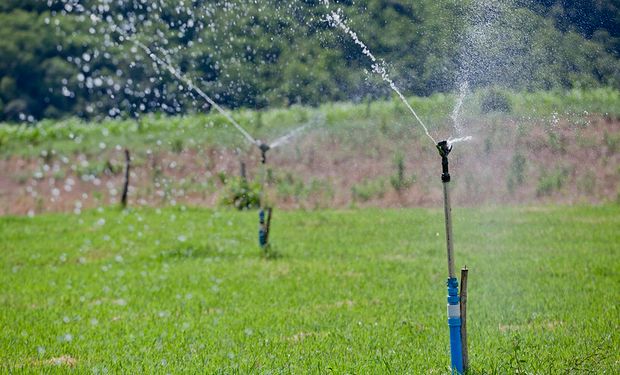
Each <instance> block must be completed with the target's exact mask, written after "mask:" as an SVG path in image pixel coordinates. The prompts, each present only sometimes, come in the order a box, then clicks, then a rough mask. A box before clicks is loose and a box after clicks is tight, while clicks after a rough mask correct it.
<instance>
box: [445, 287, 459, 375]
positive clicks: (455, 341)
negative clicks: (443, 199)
mask: <svg viewBox="0 0 620 375" xmlns="http://www.w3.org/2000/svg"><path fill="white" fill-rule="evenodd" d="M448 326H449V327H450V359H451V362H452V373H453V374H462V373H463V348H462V346H461V306H460V301H459V282H458V281H457V279H456V277H451V278H449V279H448Z"/></svg>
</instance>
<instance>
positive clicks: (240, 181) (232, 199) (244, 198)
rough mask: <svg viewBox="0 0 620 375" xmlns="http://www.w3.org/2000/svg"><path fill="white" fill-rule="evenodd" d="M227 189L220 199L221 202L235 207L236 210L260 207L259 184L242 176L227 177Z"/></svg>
mask: <svg viewBox="0 0 620 375" xmlns="http://www.w3.org/2000/svg"><path fill="white" fill-rule="evenodd" d="M226 184H227V185H228V191H227V194H226V196H225V197H224V198H223V199H222V204H224V205H226V206H232V207H235V208H236V209H238V210H249V209H252V208H258V207H260V203H261V202H260V191H261V190H260V185H259V184H257V183H249V182H248V180H246V179H244V178H240V177H237V178H229V179H227V180H226Z"/></svg>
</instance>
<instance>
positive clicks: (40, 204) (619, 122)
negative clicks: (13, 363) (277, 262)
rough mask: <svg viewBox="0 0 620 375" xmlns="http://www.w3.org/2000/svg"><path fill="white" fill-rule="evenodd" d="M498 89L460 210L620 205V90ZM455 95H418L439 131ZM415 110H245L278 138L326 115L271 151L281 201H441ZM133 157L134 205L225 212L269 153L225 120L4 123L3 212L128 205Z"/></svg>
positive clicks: (393, 106) (476, 135)
mask: <svg viewBox="0 0 620 375" xmlns="http://www.w3.org/2000/svg"><path fill="white" fill-rule="evenodd" d="M494 95H495V96H497V97H499V98H504V99H505V100H506V103H507V104H505V105H506V106H507V107H506V108H499V109H496V110H491V109H493V108H487V109H485V108H484V107H485V106H484V103H485V100H486V101H488V98H489V97H491V98H495V96H491V95H490V94H489V93H488V92H485V91H480V92H476V93H475V94H472V95H470V96H469V97H468V98H467V99H466V101H465V104H464V107H463V108H464V109H463V114H462V116H461V121H462V126H463V128H464V135H470V136H472V137H473V139H472V140H471V141H470V142H467V143H463V144H459V145H457V147H456V150H457V151H455V152H454V153H453V154H452V155H453V161H452V163H453V164H454V168H455V173H456V175H455V184H454V197H455V199H456V201H457V202H458V203H460V204H464V205H468V206H476V205H481V204H509V205H515V204H527V205H537V204H550V203H560V204H565V205H567V204H581V205H583V204H608V203H612V202H618V201H620V184H619V182H620V179H619V178H618V176H619V175H620V167H619V166H620V92H619V91H616V90H613V89H595V90H572V91H567V92H534V93H515V92H510V91H506V92H500V93H499V94H498V93H495V94H494ZM494 100H496V98H495V99H494ZM454 101H455V97H454V96H453V95H444V94H436V95H434V96H432V97H429V98H417V97H412V98H410V99H409V102H410V103H411V105H413V106H414V107H415V108H417V109H418V110H419V111H420V115H421V116H422V117H423V118H424V119H426V120H427V121H428V123H429V124H430V125H429V126H431V131H432V132H433V133H434V134H436V135H437V136H438V137H439V136H441V137H448V136H449V135H450V134H451V132H452V129H453V120H452V119H451V118H450V116H451V113H450V111H451V110H450V108H451V107H452V106H453V105H454ZM492 103H493V102H492ZM500 103H501V101H500ZM487 105H488V104H487ZM406 111H407V109H406V108H405V106H404V105H403V104H402V103H401V102H400V101H389V100H387V101H373V102H371V101H369V102H366V103H358V104H352V103H332V104H326V105H323V106H321V107H318V108H311V107H301V106H294V107H291V108H288V109H273V110H267V111H249V110H238V111H235V112H233V113H232V115H233V117H234V118H235V119H236V120H237V121H238V122H239V123H240V124H241V125H242V126H244V127H246V128H247V129H248V131H249V132H250V133H252V134H253V135H254V136H256V137H257V138H258V139H261V140H263V141H267V142H269V141H273V140H274V139H276V138H277V137H279V136H282V135H283V134H286V133H287V132H288V131H290V130H292V129H296V128H298V127H299V126H301V125H303V124H307V123H308V122H312V121H314V123H313V125H312V126H310V127H308V128H307V129H306V130H305V131H304V132H303V133H302V134H300V135H299V136H298V137H297V138H295V139H293V140H292V141H291V142H290V143H289V144H286V145H284V146H283V147H281V148H278V149H275V150H273V151H270V154H269V162H268V165H267V169H268V170H267V173H268V176H269V181H268V182H269V188H268V190H270V197H271V199H272V200H273V201H274V203H275V204H276V205H277V206H278V207H281V208H287V209H298V208H303V209H316V208H323V209H324V208H351V207H390V208H398V207H420V206H422V207H437V206H438V204H439V203H440V201H441V188H440V184H438V172H439V168H440V165H439V159H438V157H437V152H436V150H435V148H434V146H433V145H432V144H431V143H430V142H428V141H429V140H428V139H427V138H426V137H425V136H424V134H423V132H422V131H421V130H420V129H419V127H416V126H415V124H413V123H412V121H411V120H410V114H408V113H407V112H406ZM438 139H440V138H438ZM124 149H127V150H129V151H130V152H131V159H132V169H131V184H130V190H129V202H130V206H134V207H135V206H148V207H165V206H169V205H177V204H178V205H182V204H185V205H189V206H201V207H210V208H214V207H219V206H220V205H221V204H222V203H224V202H227V201H229V200H230V199H229V198H230V196H231V195H234V194H236V193H237V192H238V191H239V190H240V186H239V175H240V163H242V162H243V163H245V165H246V167H247V168H246V169H247V176H248V179H249V181H250V182H251V186H250V187H251V188H252V189H254V190H256V189H257V187H256V186H255V185H256V183H257V182H258V180H259V170H260V166H259V152H257V150H256V147H255V146H253V145H250V144H249V143H248V142H246V141H245V139H244V138H243V137H242V136H241V135H240V134H238V133H237V132H236V131H235V129H234V128H233V127H232V125H228V124H227V123H226V121H225V119H224V117H223V116H220V115H214V114H208V115H188V116H183V117H181V116H179V117H164V116H160V117H158V116H156V115H152V116H144V117H142V118H138V119H134V120H108V121H103V122H101V123H94V122H93V123H89V122H82V121H78V120H70V119H69V120H64V121H57V122H54V121H43V122H40V123H38V124H33V125H21V126H12V125H4V126H0V170H2V171H4V172H5V173H2V174H0V214H17V215H25V214H29V215H35V214H41V213H45V212H50V211H51V212H59V211H61V212H74V211H80V210H83V209H87V208H97V207H100V206H102V205H103V206H107V205H109V204H116V203H118V200H119V196H120V189H121V186H122V184H123V174H124V173H123V172H124V168H125V166H124V159H125V157H124V153H123V152H124ZM252 183H254V184H252ZM224 205H227V204H226V203H224Z"/></svg>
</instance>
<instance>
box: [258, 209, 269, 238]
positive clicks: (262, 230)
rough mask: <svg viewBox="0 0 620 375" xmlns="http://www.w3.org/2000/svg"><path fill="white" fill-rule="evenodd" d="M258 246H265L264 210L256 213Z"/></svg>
mask: <svg viewBox="0 0 620 375" xmlns="http://www.w3.org/2000/svg"><path fill="white" fill-rule="evenodd" d="M258 244H259V245H260V247H265V246H267V230H266V228H265V210H263V209H262V208H261V210H260V211H259V212H258Z"/></svg>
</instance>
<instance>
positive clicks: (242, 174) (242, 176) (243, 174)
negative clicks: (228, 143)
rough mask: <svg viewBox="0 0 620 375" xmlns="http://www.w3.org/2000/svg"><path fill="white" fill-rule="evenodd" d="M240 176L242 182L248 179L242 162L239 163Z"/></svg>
mask: <svg viewBox="0 0 620 375" xmlns="http://www.w3.org/2000/svg"><path fill="white" fill-rule="evenodd" d="M240 175H241V179H242V180H243V181H246V180H247V179H248V176H247V173H246V171H245V162H243V161H242V162H241V172H240Z"/></svg>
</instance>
